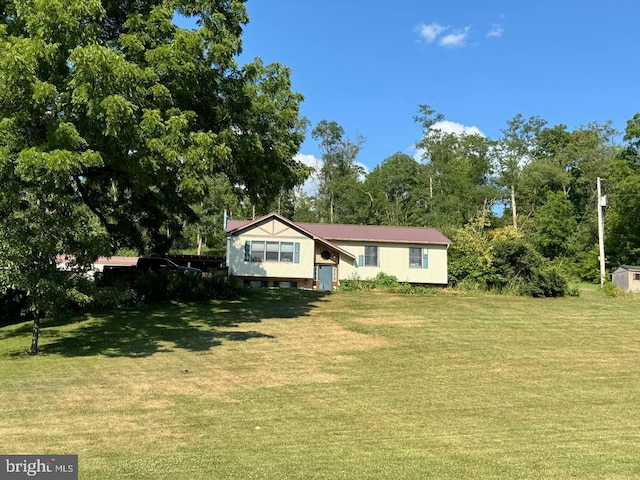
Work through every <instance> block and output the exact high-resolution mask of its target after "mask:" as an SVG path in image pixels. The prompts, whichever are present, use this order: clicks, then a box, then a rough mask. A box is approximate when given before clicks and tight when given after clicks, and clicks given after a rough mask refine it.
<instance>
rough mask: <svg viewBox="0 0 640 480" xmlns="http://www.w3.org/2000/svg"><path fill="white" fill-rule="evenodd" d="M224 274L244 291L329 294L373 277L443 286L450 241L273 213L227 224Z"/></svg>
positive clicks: (433, 234)
mask: <svg viewBox="0 0 640 480" xmlns="http://www.w3.org/2000/svg"><path fill="white" fill-rule="evenodd" d="M226 234H227V267H228V268H229V275H233V276H235V277H236V278H240V279H242V280H243V281H244V282H245V285H247V286H253V287H263V288H267V287H280V288H308V289H315V290H333V289H335V288H337V287H338V285H339V284H340V281H342V280H347V279H356V278H359V279H363V280H364V279H370V278H373V277H375V276H376V275H377V274H378V273H380V272H384V273H385V274H387V275H393V276H395V277H396V278H397V279H398V280H399V281H401V282H406V283H411V284H420V285H429V286H445V285H447V250H448V248H449V245H450V244H451V241H450V240H449V239H448V238H447V237H445V236H444V235H442V233H440V232H439V231H438V230H435V229H433V228H416V227H387V226H373V225H337V224H327V223H299V222H293V221H291V220H289V219H287V218H285V217H283V216H281V215H278V214H276V213H270V214H268V215H265V216H264V217H261V218H257V219H254V220H228V222H227V225H226Z"/></svg>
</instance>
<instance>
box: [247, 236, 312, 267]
mask: <svg viewBox="0 0 640 480" xmlns="http://www.w3.org/2000/svg"><path fill="white" fill-rule="evenodd" d="M244 261H245V262H264V261H267V262H293V263H300V243H298V242H295V243H294V242H263V241H251V240H247V241H246V242H244Z"/></svg>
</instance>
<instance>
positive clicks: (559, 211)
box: [532, 192, 576, 259]
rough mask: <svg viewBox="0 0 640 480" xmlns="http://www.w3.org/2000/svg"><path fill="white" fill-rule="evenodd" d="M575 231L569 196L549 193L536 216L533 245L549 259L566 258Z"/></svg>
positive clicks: (560, 193)
mask: <svg viewBox="0 0 640 480" xmlns="http://www.w3.org/2000/svg"><path fill="white" fill-rule="evenodd" d="M575 231H576V220H575V218H574V216H573V205H571V202H570V201H569V198H568V196H567V195H566V194H565V193H562V192H558V193H553V192H548V193H547V199H546V201H545V203H544V205H543V206H542V207H540V209H539V210H538V212H537V213H536V216H535V227H534V233H533V238H532V240H533V243H534V244H535V245H536V246H537V247H538V249H539V251H540V252H541V253H542V254H543V255H544V256H545V257H547V258H549V259H554V258H557V257H560V256H565V255H567V254H568V253H569V251H568V250H569V238H570V237H571V236H572V235H573V234H574V232H575Z"/></svg>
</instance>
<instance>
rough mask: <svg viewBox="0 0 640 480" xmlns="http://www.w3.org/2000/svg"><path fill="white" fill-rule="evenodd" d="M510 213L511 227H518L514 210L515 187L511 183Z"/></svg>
mask: <svg viewBox="0 0 640 480" xmlns="http://www.w3.org/2000/svg"><path fill="white" fill-rule="evenodd" d="M511 214H512V215H513V228H515V229H516V230H517V229H518V213H517V212H516V187H515V186H514V185H511Z"/></svg>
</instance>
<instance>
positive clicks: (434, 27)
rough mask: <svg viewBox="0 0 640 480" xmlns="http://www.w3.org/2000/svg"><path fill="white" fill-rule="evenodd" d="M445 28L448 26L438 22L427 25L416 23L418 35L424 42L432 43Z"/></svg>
mask: <svg viewBox="0 0 640 480" xmlns="http://www.w3.org/2000/svg"><path fill="white" fill-rule="evenodd" d="M447 28H449V27H445V26H444V25H440V24H439V23H430V24H429V25H425V24H424V23H421V24H420V25H418V33H420V36H421V37H422V38H423V39H424V40H425V42H427V43H433V41H434V40H435V39H436V38H438V36H439V35H440V34H441V33H442V32H444V31H445V30H446V29H447Z"/></svg>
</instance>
